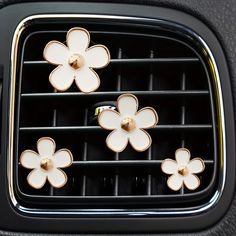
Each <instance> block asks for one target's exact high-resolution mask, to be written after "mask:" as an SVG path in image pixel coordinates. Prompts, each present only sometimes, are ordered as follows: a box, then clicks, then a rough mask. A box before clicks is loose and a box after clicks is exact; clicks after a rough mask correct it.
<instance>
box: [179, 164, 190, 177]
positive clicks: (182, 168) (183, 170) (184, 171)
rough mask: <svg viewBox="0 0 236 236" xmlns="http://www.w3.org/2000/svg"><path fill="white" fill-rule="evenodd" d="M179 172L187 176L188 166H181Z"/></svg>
mask: <svg viewBox="0 0 236 236" xmlns="http://www.w3.org/2000/svg"><path fill="white" fill-rule="evenodd" d="M178 173H179V174H180V175H182V176H186V175H188V173H189V171H188V168H187V167H186V166H180V167H179V169H178Z"/></svg>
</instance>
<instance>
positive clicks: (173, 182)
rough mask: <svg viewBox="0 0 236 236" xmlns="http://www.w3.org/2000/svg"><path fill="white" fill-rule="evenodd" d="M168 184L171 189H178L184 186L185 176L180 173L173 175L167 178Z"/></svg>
mask: <svg viewBox="0 0 236 236" xmlns="http://www.w3.org/2000/svg"><path fill="white" fill-rule="evenodd" d="M167 185H168V187H169V188H170V189H172V190H174V191H178V190H180V188H181V187H182V186H183V177H182V176H181V175H179V174H175V175H171V176H170V177H169V178H168V180H167Z"/></svg>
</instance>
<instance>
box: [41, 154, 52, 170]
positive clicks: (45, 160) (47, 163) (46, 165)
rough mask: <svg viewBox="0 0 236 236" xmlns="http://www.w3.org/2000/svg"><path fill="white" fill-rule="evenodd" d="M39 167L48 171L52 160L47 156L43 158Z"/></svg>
mask: <svg viewBox="0 0 236 236" xmlns="http://www.w3.org/2000/svg"><path fill="white" fill-rule="evenodd" d="M40 167H41V168H42V169H43V170H46V171H49V170H51V169H52V168H53V161H52V160H51V159H49V158H47V157H46V158H43V159H42V161H41V162H40Z"/></svg>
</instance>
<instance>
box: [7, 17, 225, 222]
mask: <svg viewBox="0 0 236 236" xmlns="http://www.w3.org/2000/svg"><path fill="white" fill-rule="evenodd" d="M45 18H48V19H49V18H53V19H59V18H74V19H75V18H83V19H111V20H127V21H132V22H134V21H138V22H140V21H142V22H146V23H150V22H152V23H153V22H154V23H158V24H160V25H166V26H168V27H172V28H175V30H176V28H178V29H179V31H182V32H184V33H185V34H186V33H187V34H188V35H191V37H192V38H194V39H195V40H196V42H197V43H198V44H199V45H200V47H201V48H202V51H203V52H204V54H205V56H206V58H207V60H208V63H209V65H210V66H209V67H210V69H211V75H212V77H213V83H214V92H215V94H216V102H217V114H218V120H217V122H218V133H219V156H220V161H221V163H220V164H221V169H222V180H221V183H220V185H219V187H218V189H217V191H216V192H215V193H214V195H213V196H212V198H211V200H210V201H209V202H208V203H206V204H204V205H203V206H201V207H199V208H196V209H194V210H175V209H173V210H172V209H168V210H166V211H165V209H159V210H158V211H155V210H154V209H153V210H152V209H140V210H137V211H135V212H134V211H131V210H130V211H128V210H123V209H93V210H91V209H82V210H81V209H77V210H76V209H75V210H73V209H70V210H69V211H68V210H66V209H65V211H63V210H61V209H60V210H59V209H58V210H57V209H31V208H26V207H23V206H21V205H20V204H19V203H18V202H17V200H16V197H15V193H14V187H13V181H14V179H13V159H14V156H13V148H14V147H13V146H14V110H15V82H16V62H17V52H18V43H19V39H20V36H21V34H22V32H23V31H24V30H25V28H26V27H27V26H28V23H29V22H30V21H32V20H35V19H45ZM9 113H10V114H9V117H10V118H9V119H10V125H9V139H8V145H9V151H8V155H7V158H8V160H9V161H8V167H7V168H8V187H9V193H10V199H11V203H12V204H13V206H14V207H15V208H16V209H17V210H19V211H20V212H22V213H26V214H36V215H45V216H46V215H47V216H50V215H54V216H55V215H65V213H66V215H67V216H68V217H69V216H77V217H85V216H87V217H88V216H91V215H92V216H93V217H96V216H97V217H99V216H101V214H102V215H104V216H107V217H109V216H110V215H113V216H119V217H122V216H123V217H127V216H133V217H135V216H137V217H140V216H175V215H178V216H190V215H196V214H200V213H204V212H206V211H208V210H209V209H211V208H213V207H214V206H215V205H216V204H217V202H218V201H219V199H220V197H221V195H222V193H223V191H224V187H225V180H226V136H225V116H224V107H223V96H222V90H221V81H220V77H219V72H218V69H217V65H216V62H215V59H214V56H213V54H212V52H211V50H210V48H209V46H208V45H207V43H206V42H205V41H204V40H203V39H202V38H201V37H200V36H199V35H197V34H196V33H195V32H193V31H192V30H191V29H189V28H187V27H185V26H183V25H179V24H176V23H172V22H169V21H166V20H160V19H154V18H142V17H127V16H112V15H93V14H45V15H33V16H30V17H27V18H25V19H24V20H22V21H21V22H20V23H19V25H18V26H17V28H16V30H15V32H14V36H13V41H12V51H11V85H10V112H9Z"/></svg>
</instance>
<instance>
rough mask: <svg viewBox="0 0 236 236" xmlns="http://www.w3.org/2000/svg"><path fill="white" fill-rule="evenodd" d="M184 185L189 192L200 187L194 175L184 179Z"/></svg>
mask: <svg viewBox="0 0 236 236" xmlns="http://www.w3.org/2000/svg"><path fill="white" fill-rule="evenodd" d="M184 184H185V186H186V187H187V188H188V189H190V190H195V189H196V188H198V187H199V185H200V180H199V178H198V177H197V176H196V175H192V174H189V175H187V176H185V177H184Z"/></svg>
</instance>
